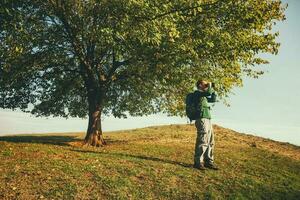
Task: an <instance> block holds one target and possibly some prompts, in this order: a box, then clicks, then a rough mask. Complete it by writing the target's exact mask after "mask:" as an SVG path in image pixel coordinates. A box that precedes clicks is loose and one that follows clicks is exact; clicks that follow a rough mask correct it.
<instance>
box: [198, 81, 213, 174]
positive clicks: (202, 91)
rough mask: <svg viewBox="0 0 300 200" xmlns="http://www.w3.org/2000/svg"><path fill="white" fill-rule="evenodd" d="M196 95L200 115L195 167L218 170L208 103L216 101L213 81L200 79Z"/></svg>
mask: <svg viewBox="0 0 300 200" xmlns="http://www.w3.org/2000/svg"><path fill="white" fill-rule="evenodd" d="M196 86H197V89H198V90H197V91H195V95H197V96H196V98H195V99H197V100H199V108H200V115H199V116H198V118H197V119H196V122H195V126H196V128H197V139H196V145H195V156H194V168H197V169H200V170H204V169H205V167H206V168H210V169H214V170H218V167H217V166H216V165H215V164H214V142H215V141H214V133H213V127H212V123H211V114H210V106H209V105H208V103H213V102H216V94H215V92H214V89H213V87H212V83H210V82H206V81H204V80H199V81H197V83H196Z"/></svg>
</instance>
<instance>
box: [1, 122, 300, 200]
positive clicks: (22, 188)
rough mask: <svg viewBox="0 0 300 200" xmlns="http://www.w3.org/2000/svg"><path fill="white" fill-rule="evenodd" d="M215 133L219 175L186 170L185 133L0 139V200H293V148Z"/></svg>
mask: <svg viewBox="0 0 300 200" xmlns="http://www.w3.org/2000/svg"><path fill="white" fill-rule="evenodd" d="M214 128H215V140H216V146H215V162H216V164H217V165H218V166H219V167H220V168H221V170H219V171H214V170H205V171H199V170H196V169H193V168H192V164H193V153H194V143H195V136H196V135H195V131H196V130H195V127H194V126H193V125H171V126H159V127H149V128H143V129H135V130H129V131H118V132H108V133H105V138H106V141H107V142H108V145H107V146H105V147H102V148H93V147H82V146H81V145H80V144H81V143H80V139H81V138H83V136H84V133H70V134H59V133H57V134H47V135H44V134H43V135H16V136H6V137H0V160H1V162H0V199H22V200H23V199H300V147H299V146H295V145H291V144H288V143H281V142H275V141H272V140H269V139H264V138H260V137H255V136H251V135H246V134H241V133H237V132H235V131H232V130H229V129H224V128H222V127H219V126H214Z"/></svg>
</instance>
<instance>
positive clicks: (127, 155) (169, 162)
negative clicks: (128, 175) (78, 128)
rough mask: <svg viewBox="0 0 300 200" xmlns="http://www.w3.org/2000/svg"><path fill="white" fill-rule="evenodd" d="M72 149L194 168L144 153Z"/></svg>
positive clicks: (190, 165)
mask: <svg viewBox="0 0 300 200" xmlns="http://www.w3.org/2000/svg"><path fill="white" fill-rule="evenodd" d="M71 151H76V152H81V153H94V154H105V155H113V156H119V157H125V158H126V157H127V158H137V159H142V160H150V161H155V162H161V163H168V164H172V165H179V166H181V167H186V168H192V167H193V165H192V164H188V163H184V162H178V161H173V160H167V159H162V158H156V157H149V156H143V155H133V154H126V153H110V152H101V151H89V150H79V149H71Z"/></svg>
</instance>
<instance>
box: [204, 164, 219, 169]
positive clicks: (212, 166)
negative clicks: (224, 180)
mask: <svg viewBox="0 0 300 200" xmlns="http://www.w3.org/2000/svg"><path fill="white" fill-rule="evenodd" d="M204 166H205V167H206V168H209V169H213V170H218V169H219V168H218V167H217V166H216V165H215V164H213V163H208V164H206V163H205V164H204Z"/></svg>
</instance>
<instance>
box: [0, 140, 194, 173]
mask: <svg viewBox="0 0 300 200" xmlns="http://www.w3.org/2000/svg"><path fill="white" fill-rule="evenodd" d="M1 141H5V142H12V143H36V144H51V145H58V146H70V144H69V142H77V141H79V142H80V141H82V139H79V138H78V137H77V136H64V135H62V136H60V135H45V136H42V135H38V136H37V135H18V136H1V137H0V142H1ZM106 141H107V142H108V145H109V144H114V143H118V144H120V145H122V144H123V143H127V142H126V141H121V140H117V141H114V140H110V139H107V140H106ZM71 151H76V152H81V153H95V154H106V155H114V156H119V157H124V158H126V157H127V158H137V159H142V160H151V161H155V162H161V163H169V164H173V165H179V166H182V167H187V168H191V167H192V166H193V165H191V164H188V163H183V162H178V161H173V160H167V159H161V158H156V157H149V156H143V155H132V154H125V153H110V152H101V151H91V150H81V149H71Z"/></svg>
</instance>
